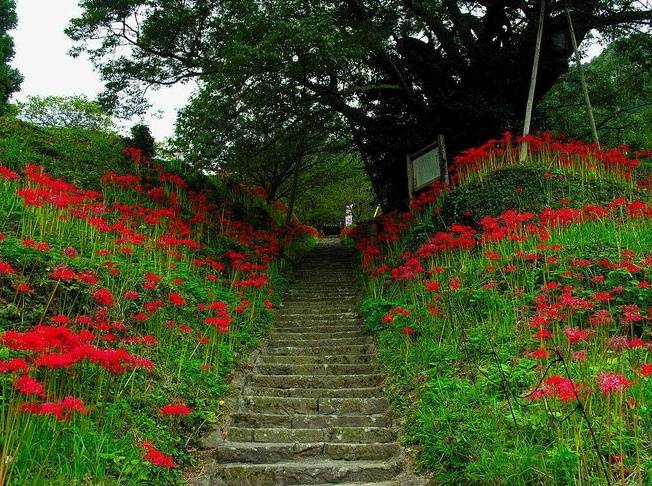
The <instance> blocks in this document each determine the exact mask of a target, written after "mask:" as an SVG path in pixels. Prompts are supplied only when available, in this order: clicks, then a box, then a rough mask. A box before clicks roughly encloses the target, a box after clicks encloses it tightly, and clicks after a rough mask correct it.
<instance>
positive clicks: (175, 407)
mask: <svg viewBox="0 0 652 486" xmlns="http://www.w3.org/2000/svg"><path fill="white" fill-rule="evenodd" d="M191 413H192V408H190V407H189V406H188V405H186V404H185V403H183V402H178V403H169V404H167V405H165V406H163V407H161V414H163V415H181V416H186V415H190V414H191Z"/></svg>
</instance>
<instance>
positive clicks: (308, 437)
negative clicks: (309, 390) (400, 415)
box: [227, 427, 396, 444]
mask: <svg viewBox="0 0 652 486" xmlns="http://www.w3.org/2000/svg"><path fill="white" fill-rule="evenodd" d="M227 437H228V440H230V441H233V442H284V443H288V442H290V443H295V442H298V443H307V442H333V443H340V442H347V443H356V444H372V443H387V442H392V441H393V440H395V439H396V432H395V431H394V430H392V429H389V428H385V427H338V428H328V429H314V428H313V429H284V428H279V427H274V428H267V429H261V428H258V429H252V428H244V427H229V430H228V432H227Z"/></svg>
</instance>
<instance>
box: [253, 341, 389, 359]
mask: <svg viewBox="0 0 652 486" xmlns="http://www.w3.org/2000/svg"><path fill="white" fill-rule="evenodd" d="M375 352H376V347H375V346H374V345H373V344H350V345H339V346H337V345H330V346H329V345H323V346H293V345H288V346H271V347H270V346H267V347H265V348H263V350H262V353H263V354H264V355H266V354H277V355H278V354H282V355H285V356H290V355H295V356H296V355H299V356H330V355H333V354H370V353H375Z"/></svg>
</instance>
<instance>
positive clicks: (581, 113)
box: [538, 32, 652, 149]
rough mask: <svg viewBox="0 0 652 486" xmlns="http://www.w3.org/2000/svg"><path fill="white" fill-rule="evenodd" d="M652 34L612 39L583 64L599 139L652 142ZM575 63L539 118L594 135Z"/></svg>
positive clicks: (575, 133)
mask: <svg viewBox="0 0 652 486" xmlns="http://www.w3.org/2000/svg"><path fill="white" fill-rule="evenodd" d="M651 53H652V35H651V34H649V33H643V32H639V33H636V34H633V35H631V36H629V37H627V38H623V39H619V40H617V41H615V42H613V43H612V44H611V45H610V46H609V47H608V48H607V49H605V50H604V52H602V54H600V55H599V56H598V57H596V58H595V59H593V60H592V61H591V62H589V63H587V64H585V65H584V66H583V69H584V71H585V75H586V80H587V84H588V88H589V93H590V95H591V103H592V105H593V108H594V112H595V119H596V125H597V128H598V134H599V137H600V141H601V143H602V144H603V145H606V146H616V145H619V144H623V143H626V144H628V145H631V146H632V147H633V148H635V149H641V148H650V147H652V54H651ZM578 76H579V74H578V72H577V68H576V67H574V68H573V69H571V71H570V72H569V73H568V74H566V75H564V76H562V77H561V78H560V80H559V81H558V82H557V84H555V86H554V87H553V89H552V90H551V91H550V92H549V93H548V94H547V95H546V97H545V98H544V99H543V100H542V102H541V103H540V105H539V109H538V111H539V116H540V119H541V123H542V124H543V125H544V126H545V127H546V128H547V129H549V130H554V131H559V132H562V133H564V134H565V135H566V136H567V137H570V138H576V139H581V140H591V129H590V126H589V119H588V115H587V113H586V109H585V105H584V97H583V96H584V95H583V93H582V90H581V85H580V83H579V77H578Z"/></svg>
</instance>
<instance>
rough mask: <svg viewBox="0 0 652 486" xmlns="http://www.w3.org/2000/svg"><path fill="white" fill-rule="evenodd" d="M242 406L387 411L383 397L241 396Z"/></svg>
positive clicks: (263, 409) (308, 411)
mask: <svg viewBox="0 0 652 486" xmlns="http://www.w3.org/2000/svg"><path fill="white" fill-rule="evenodd" d="M241 400H242V406H243V407H244V409H246V410H249V411H250V412H256V413H274V414H283V413H287V414H288V415H295V414H326V415H333V414H346V415H364V414H380V413H385V412H386V411H387V408H388V405H387V400H386V399H385V398H284V397H265V396H255V395H249V396H243V397H242V398H241Z"/></svg>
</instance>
